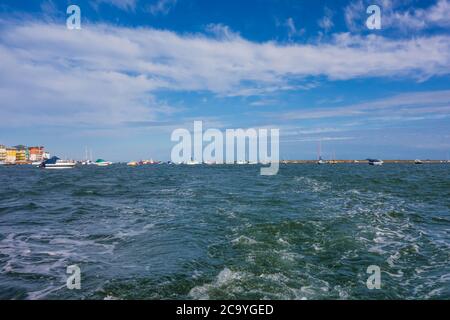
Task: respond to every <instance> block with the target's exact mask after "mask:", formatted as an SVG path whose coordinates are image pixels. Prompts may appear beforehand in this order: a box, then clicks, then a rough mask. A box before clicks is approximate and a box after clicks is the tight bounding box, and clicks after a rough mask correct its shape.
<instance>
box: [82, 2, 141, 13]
mask: <svg viewBox="0 0 450 320" xmlns="http://www.w3.org/2000/svg"><path fill="white" fill-rule="evenodd" d="M137 1H138V0H92V1H91V4H92V5H93V6H94V7H98V5H99V4H102V3H104V4H109V5H111V6H114V7H116V8H119V9H121V10H125V11H135V10H136V4H137Z"/></svg>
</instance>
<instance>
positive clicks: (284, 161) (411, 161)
mask: <svg viewBox="0 0 450 320" xmlns="http://www.w3.org/2000/svg"><path fill="white" fill-rule="evenodd" d="M324 161H328V160H324ZM332 161H333V162H335V163H355V164H358V163H361V164H368V163H369V161H368V160H332ZM281 162H282V163H286V164H290V163H296V164H308V163H317V160H282V161H281ZM383 162H384V163H405V164H415V162H416V160H384V159H383ZM422 163H423V164H427V163H433V164H440V163H447V160H422Z"/></svg>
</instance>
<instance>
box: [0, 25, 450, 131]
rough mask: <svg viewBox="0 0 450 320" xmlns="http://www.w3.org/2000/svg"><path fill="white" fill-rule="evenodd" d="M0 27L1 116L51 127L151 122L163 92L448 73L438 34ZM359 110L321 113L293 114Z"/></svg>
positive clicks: (446, 51) (246, 92)
mask: <svg viewBox="0 0 450 320" xmlns="http://www.w3.org/2000/svg"><path fill="white" fill-rule="evenodd" d="M1 23H2V25H1V28H0V60H1V61H2V63H1V64H0V72H1V73H2V74H4V75H8V77H0V88H1V89H0V100H1V101H2V108H1V110H0V116H2V117H11V118H14V119H15V121H16V122H18V123H20V122H21V121H22V120H23V119H24V118H26V117H29V118H30V119H33V121H43V122H53V123H64V122H68V121H71V122H74V121H78V122H80V123H118V122H122V121H142V120H146V121H155V120H156V119H157V117H158V114H161V113H162V112H164V110H167V106H166V105H164V104H161V103H160V102H159V101H158V100H157V99H156V98H155V94H156V93H157V92H158V91H159V90H162V89H164V90H172V91H193V90H199V91H206V92H209V93H211V94H215V95H217V96H221V97H230V96H252V95H253V96H262V95H265V94H268V93H276V92H282V91H289V90H296V91H298V90H307V89H309V88H311V86H313V87H314V86H317V82H316V81H315V80H314V79H316V78H321V79H322V78H327V79H329V80H346V79H355V78H363V77H371V78H372V77H406V78H408V79H416V80H422V79H424V78H428V77H432V76H437V75H447V74H449V73H450V37H449V36H446V35H442V36H428V37H426V36H423V37H417V38H416V39H413V40H408V39H406V40H390V39H387V38H384V37H380V36H367V37H362V36H353V35H350V34H338V35H335V36H334V37H333V38H332V39H331V40H330V42H328V43H316V44H314V43H310V44H306V45H301V44H288V45H286V44H279V43H276V42H266V43H257V42H252V41H249V40H246V39H244V38H242V37H241V36H239V35H238V34H236V33H234V32H232V31H231V30H229V29H227V28H225V26H221V29H222V32H223V30H226V34H228V36H226V37H217V36H214V37H208V36H205V35H204V34H188V35H180V34H177V33H175V32H171V31H161V30H156V29H151V28H138V29H133V28H126V27H117V26H111V25H104V24H84V26H83V29H82V30H77V31H70V30H67V29H64V28H61V26H60V25H59V24H52V23H43V22H17V21H5V20H3V21H2V22H1ZM187 53H189V54H187ZM299 83H300V84H299ZM23 92H27V94H26V95H24V94H23ZM433 98H434V96H433ZM412 102H414V101H412ZM366 111H367V110H366V109H361V108H356V109H355V108H349V109H337V110H326V109H324V110H318V111H314V112H312V113H306V114H303V115H300V116H299V115H296V114H294V115H293V117H294V118H298V119H300V118H305V117H309V118H312V117H324V116H333V115H338V116H339V115H341V114H345V113H347V114H355V113H358V112H366ZM18 114H19V115H20V116H18ZM68 115H70V117H68Z"/></svg>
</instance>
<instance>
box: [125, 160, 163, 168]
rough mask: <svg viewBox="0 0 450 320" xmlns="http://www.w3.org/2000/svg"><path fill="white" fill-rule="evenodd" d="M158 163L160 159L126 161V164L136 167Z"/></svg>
mask: <svg viewBox="0 0 450 320" xmlns="http://www.w3.org/2000/svg"><path fill="white" fill-rule="evenodd" d="M160 163H161V161H154V160H153V159H150V160H141V161H130V162H128V163H127V166H129V167H137V166H146V165H154V164H160Z"/></svg>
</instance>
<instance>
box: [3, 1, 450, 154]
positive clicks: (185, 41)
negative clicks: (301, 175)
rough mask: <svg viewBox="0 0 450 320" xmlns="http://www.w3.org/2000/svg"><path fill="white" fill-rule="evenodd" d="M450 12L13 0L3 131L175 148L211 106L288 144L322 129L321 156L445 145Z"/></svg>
mask: <svg viewBox="0 0 450 320" xmlns="http://www.w3.org/2000/svg"><path fill="white" fill-rule="evenodd" d="M70 4H76V5H78V6H79V7H80V8H81V27H82V29H81V30H68V29H67V28H66V18H67V14H66V8H67V6H68V5H70ZM370 4H377V5H379V6H380V8H381V10H382V11H381V13H382V15H381V18H382V20H381V21H382V28H381V30H369V29H368V28H367V27H366V26H365V21H366V19H367V17H368V16H369V15H368V14H367V13H366V9H367V7H368V6H369V5H370ZM449 17H450V1H448V0H433V1H413V0H398V1H394V0H380V1H363V0H354V1H299V0H297V1H294V0H290V1H275V0H259V1H256V0H252V1H251V0H248V1H237V0H230V1H211V0H201V1H200V0H197V1H195V0H154V1H144V0H84V1H81V0H80V1H56V0H53V1H52V0H45V1H30V0H14V1H12V0H11V1H4V0H2V1H0V119H2V123H1V126H0V144H6V145H17V144H26V145H45V146H46V148H47V149H49V151H50V152H52V153H53V154H57V155H59V156H67V157H72V158H81V157H82V156H83V155H84V149H85V146H88V147H89V148H92V149H93V153H94V157H96V158H97V157H101V158H105V159H109V160H113V161H128V160H133V159H134V160H139V159H145V158H155V159H163V160H167V159H169V157H170V150H171V148H172V146H173V145H174V143H173V142H171V141H170V134H171V132H172V131H173V130H174V129H176V128H188V129H189V128H191V127H192V125H193V121H194V120H203V121H204V123H205V126H206V127H213V128H219V129H222V130H224V129H227V128H249V127H253V128H279V129H280V134H281V137H280V154H281V157H282V158H291V159H293V158H302V159H314V158H316V152H317V151H316V150H317V144H318V141H322V150H323V156H324V157H325V158H327V157H330V156H331V154H333V153H335V154H336V157H337V158H367V157H376V158H384V159H387V158H394V159H398V158H413V159H414V158H422V159H427V158H430V159H433V158H438V159H445V158H447V154H448V152H449V151H450V129H449V128H450V118H449V117H450V81H449V79H450V18H449Z"/></svg>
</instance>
